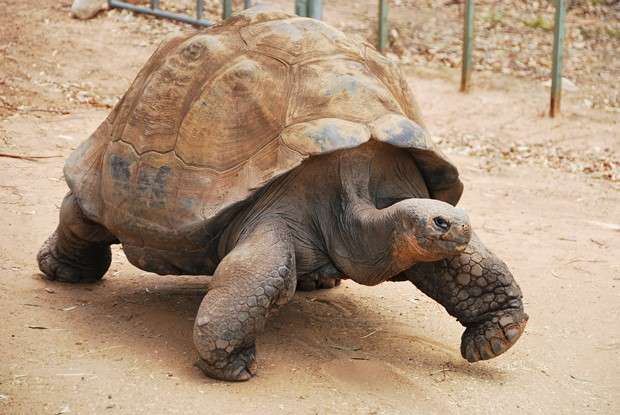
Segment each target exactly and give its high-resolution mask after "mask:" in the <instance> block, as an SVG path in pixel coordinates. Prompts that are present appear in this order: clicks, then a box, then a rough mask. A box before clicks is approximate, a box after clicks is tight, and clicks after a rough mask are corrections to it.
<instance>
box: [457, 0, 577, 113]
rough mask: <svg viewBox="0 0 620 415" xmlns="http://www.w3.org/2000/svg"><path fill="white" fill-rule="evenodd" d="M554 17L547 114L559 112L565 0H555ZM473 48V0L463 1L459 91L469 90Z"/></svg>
mask: <svg viewBox="0 0 620 415" xmlns="http://www.w3.org/2000/svg"><path fill="white" fill-rule="evenodd" d="M554 3H555V19H554V25H553V53H552V55H551V60H552V68H551V98H550V102H549V116H550V117H555V116H556V115H559V114H560V100H561V99H562V58H563V53H562V52H563V45H564V21H565V20H566V0H555V1H554ZM473 49H474V0H467V2H466V3H465V22H464V24H463V59H462V67H461V69H462V70H461V91H462V92H467V91H469V88H470V84H471V71H472V67H473V66H472V55H473Z"/></svg>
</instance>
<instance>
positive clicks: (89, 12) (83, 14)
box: [71, 0, 107, 20]
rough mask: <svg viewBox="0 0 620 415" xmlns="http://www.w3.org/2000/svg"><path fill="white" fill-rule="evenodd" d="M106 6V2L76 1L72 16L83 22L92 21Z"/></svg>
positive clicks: (101, 0)
mask: <svg viewBox="0 0 620 415" xmlns="http://www.w3.org/2000/svg"><path fill="white" fill-rule="evenodd" d="M106 5H107V1H106V0H74V1H73V5H71V16H73V17H75V18H76V19H81V20H86V19H92V18H93V17H95V16H96V15H97V13H99V12H100V11H101V10H103V9H104V7H105V6H106Z"/></svg>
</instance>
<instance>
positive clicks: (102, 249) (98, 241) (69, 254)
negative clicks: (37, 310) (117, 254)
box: [37, 193, 117, 282]
mask: <svg viewBox="0 0 620 415" xmlns="http://www.w3.org/2000/svg"><path fill="white" fill-rule="evenodd" d="M116 242H117V241H116V238H114V236H113V235H111V234H110V233H109V232H108V231H107V229H105V228H104V227H103V226H101V225H99V224H97V223H94V222H92V221H90V220H88V219H87V218H86V217H85V216H84V214H83V213H82V211H81V209H80V207H79V206H78V204H77V201H76V200H75V197H74V196H73V195H72V194H71V193H69V194H68V195H67V196H65V198H64V200H63V202H62V206H61V208H60V223H59V224H58V227H57V228H56V231H54V233H53V234H51V235H50V237H49V238H47V240H46V241H45V243H43V246H42V247H41V249H40V250H39V254H38V255H37V261H38V262H39V269H40V270H41V271H42V272H43V274H45V277H46V278H48V279H50V280H57V281H63V282H94V281H97V280H99V279H101V278H102V277H103V275H104V274H105V273H106V271H107V270H108V268H109V267H110V262H111V260H112V253H111V251H110V244H112V243H116Z"/></svg>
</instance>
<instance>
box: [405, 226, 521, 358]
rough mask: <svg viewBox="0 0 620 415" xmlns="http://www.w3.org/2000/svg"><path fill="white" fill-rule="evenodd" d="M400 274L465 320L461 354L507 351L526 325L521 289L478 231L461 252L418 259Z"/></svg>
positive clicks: (491, 354)
mask: <svg viewBox="0 0 620 415" xmlns="http://www.w3.org/2000/svg"><path fill="white" fill-rule="evenodd" d="M394 280H409V281H411V282H412V283H413V284H414V285H415V286H416V287H417V288H419V289H420V290H421V291H422V292H424V293H425V294H427V295H428V296H429V297H431V298H432V299H434V300H435V301H437V302H439V303H440V304H441V305H443V306H444V307H445V308H446V310H447V311H448V313H449V314H450V315H452V316H454V317H456V318H457V319H458V321H459V322H460V323H461V324H463V325H464V326H465V328H466V330H465V332H464V333H463V336H462V339H461V354H462V355H463V357H464V358H466V359H467V360H468V361H470V362H475V361H478V360H485V359H491V358H493V357H495V356H497V355H499V354H501V353H503V352H505V351H506V350H508V349H509V348H510V347H511V346H512V345H513V344H514V343H515V342H516V341H517V340H518V339H519V337H520V336H521V334H522V333H523V330H524V329H525V325H526V323H527V320H528V315H527V314H526V313H525V312H524V310H523V302H522V294H521V289H520V288H519V286H518V285H517V283H516V281H515V280H514V278H513V276H512V274H511V273H510V271H509V270H508V267H506V264H504V262H502V261H501V260H500V259H499V258H497V257H496V256H495V255H494V254H493V253H492V252H491V251H489V250H488V249H487V248H486V247H485V246H484V245H483V244H482V242H481V241H480V240H479V239H478V237H477V236H476V235H475V234H474V235H473V236H472V239H471V242H470V243H469V246H468V247H467V248H466V250H465V251H464V252H463V253H462V254H461V255H459V256H456V257H453V258H449V259H444V260H441V261H437V262H429V263H420V264H416V265H414V266H413V267H412V268H410V269H409V270H407V271H405V272H403V273H402V274H400V275H399V276H398V277H397V278H395V279H394Z"/></svg>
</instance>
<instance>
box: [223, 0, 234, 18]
mask: <svg viewBox="0 0 620 415" xmlns="http://www.w3.org/2000/svg"><path fill="white" fill-rule="evenodd" d="M222 2H223V4H222V6H223V7H222V19H228V18H229V17H230V15H231V14H232V0H223V1H222Z"/></svg>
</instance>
